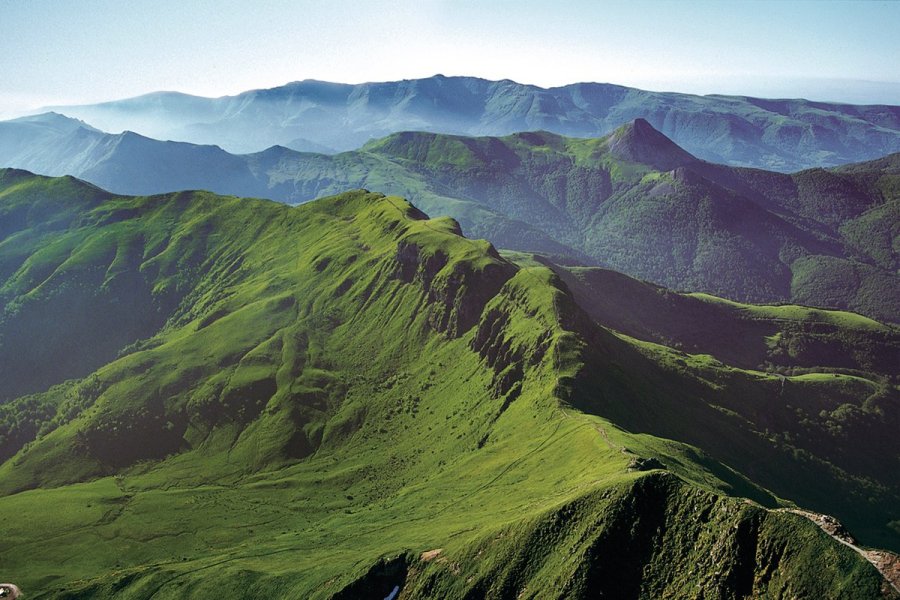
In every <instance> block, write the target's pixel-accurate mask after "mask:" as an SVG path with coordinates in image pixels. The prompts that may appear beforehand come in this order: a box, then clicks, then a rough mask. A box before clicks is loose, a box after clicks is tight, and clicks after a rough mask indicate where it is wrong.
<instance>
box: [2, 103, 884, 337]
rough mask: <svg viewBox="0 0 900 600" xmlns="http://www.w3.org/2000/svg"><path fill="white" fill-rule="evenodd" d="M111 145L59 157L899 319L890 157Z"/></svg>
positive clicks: (689, 286) (652, 276)
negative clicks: (419, 217) (336, 201)
mask: <svg viewBox="0 0 900 600" xmlns="http://www.w3.org/2000/svg"><path fill="white" fill-rule="evenodd" d="M58 120H59V119H56V118H55V119H54V120H53V121H54V123H55V122H56V121H58ZM0 125H5V126H7V127H10V126H11V125H12V122H9V123H6V124H0ZM33 126H34V124H32V125H30V126H29V127H33ZM16 127H17V128H22V127H25V125H24V124H22V123H19V124H18V125H16ZM23 135H24V134H23ZM66 135H71V134H66ZM79 135H82V136H101V137H102V134H99V133H91V132H83V133H82V134H79ZM123 136H124V138H123V137H122V136H113V137H115V138H116V140H112V141H108V142H102V143H100V142H97V143H96V144H95V145H93V146H91V148H94V147H97V146H104V147H105V146H106V145H107V143H109V144H111V145H112V146H113V147H115V148H116V150H115V151H114V152H112V153H110V154H102V155H101V156H94V155H92V154H91V153H90V152H88V151H87V150H85V151H84V152H81V151H79V152H77V153H74V154H71V151H70V150H64V151H63V154H66V155H70V156H78V157H80V158H79V160H84V161H86V162H83V163H82V166H81V167H78V166H77V165H75V164H70V166H69V167H67V168H72V169H73V170H72V171H71V172H72V173H73V174H76V175H79V176H86V177H87V178H88V179H89V180H91V181H92V182H94V183H96V184H98V185H100V186H101V187H104V188H108V189H112V190H113V191H114V192H116V193H133V194H146V193H157V192H162V191H171V190H175V189H181V188H208V189H211V190H212V191H215V192H218V193H231V194H236V195H251V196H260V197H269V198H272V199H276V200H283V201H287V202H292V203H294V202H304V201H308V200H311V199H314V198H317V197H320V196H324V195H329V194H336V193H340V192H341V191H343V190H345V189H348V188H366V189H378V190H382V191H384V192H385V193H390V194H397V195H400V196H403V197H406V198H409V199H410V200H411V201H412V202H414V203H415V204H416V205H417V206H420V207H421V208H422V209H423V210H425V211H426V212H428V213H430V214H447V215H451V216H452V217H454V218H456V219H457V220H458V221H459V222H460V224H461V226H462V228H463V231H465V232H466V233H467V234H468V235H472V236H473V237H484V238H487V239H489V240H491V241H492V242H493V243H494V244H495V245H497V246H498V247H503V248H510V249H514V250H524V251H533V252H541V253H545V254H549V255H553V256H556V257H557V258H559V259H560V260H566V261H570V262H572V261H574V262H577V263H581V264H589V265H590V264H593V265H599V266H605V267H609V268H613V269H615V270H618V271H622V272H625V273H627V274H629V275H632V276H636V277H639V278H642V279H647V280H650V281H653V282H655V283H658V284H661V285H664V286H666V287H669V288H673V289H678V290H687V291H699V292H706V293H711V294H715V295H719V296H724V297H727V298H730V299H732V300H736V301H740V302H766V303H772V302H793V303H799V304H810V305H817V306H822V307H826V308H833V309H841V310H852V311H856V312H860V313H862V314H865V315H867V316H871V317H874V318H877V319H879V320H887V321H894V322H896V319H897V315H898V314H900V304H898V300H897V299H898V298H900V280H898V277H897V272H898V268H900V262H898V260H900V259H898V253H897V250H896V237H897V236H896V231H895V227H894V224H895V223H896V222H897V220H898V210H900V208H898V206H900V205H898V195H897V194H898V189H900V188H898V184H897V179H898V177H900V173H898V164H900V162H898V157H900V154H897V155H891V156H889V157H885V158H883V159H879V160H877V161H873V162H872V163H863V164H859V165H852V166H845V167H841V168H838V169H832V170H822V169H813V170H809V171H801V172H798V173H795V174H792V175H783V174H780V173H772V172H765V171H758V170H750V169H737V168H733V167H728V166H723V165H716V164H712V163H707V162H703V161H700V160H698V159H695V158H694V157H692V156H691V155H690V154H688V153H686V152H685V151H683V150H681V149H680V148H679V147H678V146H676V145H675V144H674V143H673V142H671V140H668V139H667V138H666V137H665V136H663V135H662V134H661V133H659V132H658V131H655V130H653V128H652V127H651V126H650V124H649V123H648V122H646V121H643V120H638V121H635V122H633V123H630V124H627V125H625V126H623V127H621V128H620V129H618V130H617V131H615V132H613V133H612V134H610V135H609V136H607V137H605V138H597V139H579V138H564V137H561V136H558V135H556V134H552V133H547V132H529V133H519V134H513V135H511V136H507V137H503V138H493V137H485V138H469V137H464V136H452V135H441V134H432V133H422V132H407V133H397V134H393V135H391V136H388V137H386V138H383V139H381V140H376V141H372V142H370V143H368V144H367V145H366V146H364V147H363V148H362V149H361V150H359V151H355V152H348V153H343V154H339V155H336V156H325V155H319V154H301V153H295V152H293V151H290V150H288V149H285V148H271V149H269V150H267V151H264V152H261V153H258V154H253V155H246V156H234V155H229V154H227V153H226V152H224V151H222V150H221V149H219V148H215V147H202V146H191V145H189V144H175V143H169V142H166V143H163V142H157V141H155V140H150V139H147V138H142V137H140V136H137V135H134V134H127V135H125V134H123ZM26 138H27V136H26ZM120 138H121V139H120ZM124 140H127V142H128V143H127V144H126V143H124ZM91 143H92V144H94V142H91ZM24 147H25V148H26V149H27V148H29V147H28V146H27V145H26V146H24ZM57 147H59V148H64V149H65V148H68V146H67V144H65V143H59V144H57ZM79 147H80V146H79ZM15 156H18V157H19V158H15V157H13V156H12V155H10V157H8V158H6V159H4V160H6V161H7V163H8V164H9V163H10V161H12V163H13V164H15V161H16V160H23V161H24V164H20V165H19V166H26V167H27V166H28V163H29V160H28V159H27V156H25V155H23V154H21V153H19V154H16V155H15ZM55 156H57V155H56V154H52V153H51V154H48V155H47V156H46V157H45V158H47V159H48V160H49V159H50V158H52V157H55ZM85 157H92V158H85ZM634 161H645V162H634ZM53 164H54V165H56V166H54V167H52V168H51V171H50V172H49V174H61V173H63V172H65V171H60V170H59V169H61V168H62V167H61V166H60V165H63V164H67V163H65V161H64V160H62V159H60V160H56V159H54V162H53ZM198 164H199V165H201V166H202V168H200V169H194V168H192V166H193V165H198ZM48 168H49V167H48ZM53 169H56V170H55V171H54V170H53ZM38 170H40V169H38Z"/></svg>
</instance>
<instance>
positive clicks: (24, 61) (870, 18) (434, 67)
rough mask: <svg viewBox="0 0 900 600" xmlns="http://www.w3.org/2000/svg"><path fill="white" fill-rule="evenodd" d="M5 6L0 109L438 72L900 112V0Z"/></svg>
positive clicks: (17, 1) (3, 113) (41, 1)
mask: <svg viewBox="0 0 900 600" xmlns="http://www.w3.org/2000/svg"><path fill="white" fill-rule="evenodd" d="M4 13H5V14H4V18H3V20H2V21H0V73H3V77H2V81H3V83H2V84H0V118H8V117H11V116H15V115H16V114H24V113H26V112H29V111H33V110H36V109H38V108H40V107H42V106H48V105H60V104H75V103H89V102H99V101H104V100H114V99H120V98H126V97H131V96H136V95H140V94H144V93H149V92H153V91H160V90H173V91H180V92H185V93H190V94H197V95H203V96H222V95H230V94H236V93H239V92H242V91H245V90H248V89H257V88H267V87H275V86H278V85H282V84H284V83H287V82H290V81H296V80H302V79H321V80H327V81H336V82H345V83H359V82H364V81H392V80H399V79H411V78H419V77H429V76H431V75H434V74H436V73H442V74H444V75H471V76H477V77H484V78H487V79H507V78H508V79H513V80H515V81H518V82H521V83H529V84H535V85H540V86H543V87H552V86H556V85H565V84H569V83H575V82H580V81H598V82H609V83H617V84H621V85H627V86H633V87H639V88H644V89H651V90H659V91H678V92H687V93H699V94H710V93H722V94H742V95H751V96H762V97H805V98H809V99H814V100H823V101H842V102H851V103H884V104H900V63H898V62H897V61H896V60H894V59H895V57H896V56H898V55H900V38H898V36H896V35H895V33H896V31H895V29H896V25H897V24H898V23H900V2H883V1H871V2H846V1H833V2H813V1H798V2H775V1H758V2H737V1H735V2H708V1H695V2H690V3H688V2H664V1H661V0H643V1H632V2H627V3H626V2H602V3H598V2H590V1H571V2H565V3H559V2H553V3H551V2H537V1H533V0H526V1H522V0H518V1H508V0H502V1H496V2H476V1H472V0H431V1H425V2H422V1H419V2H412V1H408V0H396V1H390V2H376V1H372V0H368V1H350V0H334V1H330V2H324V1H318V0H307V1H302V2H298V1H291V0H269V1H267V2H265V3H264V5H261V6H252V7H251V6H249V5H247V4H246V3H243V2H240V1H238V0H220V1H213V0H199V1H197V2H191V3H182V2H179V1H177V0H157V1H155V2H149V1H146V0H137V1H135V2H129V3H121V2H116V1H114V0H84V1H82V2H77V3H76V2H67V3H60V2H52V1H51V0H34V1H31V2H26V1H24V0H13V1H12V2H9V3H7V4H6V5H5V6H4Z"/></svg>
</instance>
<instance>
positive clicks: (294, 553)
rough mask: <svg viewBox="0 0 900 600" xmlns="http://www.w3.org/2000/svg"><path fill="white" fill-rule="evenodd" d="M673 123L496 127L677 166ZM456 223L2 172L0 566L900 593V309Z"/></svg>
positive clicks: (296, 578) (147, 585) (118, 586)
mask: <svg viewBox="0 0 900 600" xmlns="http://www.w3.org/2000/svg"><path fill="white" fill-rule="evenodd" d="M531 135H538V138H539V139H540V140H543V142H542V144H541V145H535V144H534V143H533V142H528V140H529V139H531V138H530V137H528V136H531ZM658 135H660V134H658V133H654V132H652V131H651V130H650V129H647V126H645V125H644V124H642V123H639V124H636V126H633V127H631V128H629V129H625V130H621V131H619V132H618V133H617V134H615V135H614V136H613V137H611V138H606V139H604V140H600V141H596V140H594V141H577V140H576V141H573V140H565V139H563V138H559V137H558V136H553V137H548V136H549V134H528V136H526V137H524V138H523V137H521V136H520V137H516V138H511V139H508V140H506V141H505V142H503V141H502V140H501V141H496V140H495V139H490V138H487V139H480V140H475V141H473V142H471V143H472V144H473V145H474V147H476V148H477V147H480V146H479V145H480V144H484V145H491V144H501V142H503V143H506V144H511V143H512V142H513V141H516V140H521V141H519V142H517V143H520V144H523V145H525V146H529V145H532V146H534V147H536V148H542V147H546V146H547V145H548V140H549V141H552V142H553V143H554V144H556V143H558V144H562V145H563V147H569V145H574V147H575V148H577V149H579V152H585V153H586V154H584V156H590V152H588V151H589V150H590V151H591V152H592V151H593V150H598V151H600V150H599V149H601V148H602V152H601V155H602V156H609V154H610V153H618V154H621V153H626V154H628V155H629V157H630V159H631V160H632V161H634V160H642V161H654V162H657V163H658V165H659V166H660V168H674V170H675V171H677V170H678V169H679V168H683V167H679V166H676V165H675V164H673V163H671V162H666V161H670V160H679V161H680V160H688V159H690V157H689V155H686V154H683V153H682V152H683V151H680V150H677V151H676V150H675V149H674V148H673V147H671V146H665V148H666V151H665V152H663V153H659V152H652V153H650V154H647V153H645V152H644V150H645V149H642V148H640V147H633V146H632V145H631V144H630V142H629V140H630V139H631V138H632V137H634V136H638V137H640V136H652V137H654V138H656V136H658ZM393 141H395V140H394V138H389V139H388V140H386V141H384V142H381V143H380V146H377V147H373V148H371V149H370V152H372V154H373V155H374V156H377V155H378V149H379V148H380V147H383V146H390V144H391V143H393ZM458 143H461V142H460V141H459V139H458V138H450V139H448V140H447V148H449V149H453V148H457V144H458ZM579 144H586V145H587V146H586V147H585V146H580V145H579ZM405 147H409V146H405ZM412 148H416V146H412ZM418 148H420V149H421V148H426V149H427V148H431V145H430V144H429V145H424V146H421V145H420V146H418ZM538 152H543V153H544V154H547V155H548V156H549V157H550V158H551V159H552V158H553V157H554V156H555V154H554V152H553V146H552V145H551V146H550V148H547V149H545V150H542V151H540V150H539V151H536V153H538ZM442 156H446V154H442ZM453 156H457V157H459V158H460V159H465V160H463V161H462V164H464V165H469V164H470V163H467V162H466V161H467V160H468V157H469V154H466V153H463V154H459V155H457V154H453ZM660 161H662V162H660ZM436 164H443V163H442V161H437V162H436ZM608 164H611V163H608ZM622 164H624V163H622ZM628 164H629V165H636V164H638V163H634V162H628ZM474 165H475V167H477V163H474ZM617 165H618V163H617ZM620 166H621V165H618V166H617V167H616V168H619V167H620ZM848 172H851V173H857V171H855V170H854V169H850V170H849V171H848ZM861 172H862V173H868V172H869V171H867V170H865V169H864V170H862V171H861ZM632 175H634V176H637V175H640V179H641V180H643V179H644V178H646V177H648V173H644V172H638V173H626V174H625V176H626V177H631V176H632ZM649 178H650V179H649V180H648V181H653V180H658V179H659V176H658V175H654V174H653V173H649ZM673 180H674V176H673ZM876 181H878V180H876ZM663 183H665V182H663ZM653 185H661V182H660V181H655V182H654V183H653ZM673 185H674V184H673ZM461 233H462V232H461V228H460V225H459V223H457V222H456V221H454V220H453V219H450V218H447V217H438V218H433V219H432V218H429V217H428V216H427V215H426V214H425V213H423V212H422V211H421V210H419V209H418V208H417V207H415V206H414V205H412V204H410V203H409V202H407V201H406V200H404V199H402V198H399V197H396V196H385V195H383V194H380V193H373V192H367V191H365V190H356V191H350V192H346V193H343V194H340V195H336V196H331V197H327V198H321V199H318V200H316V201H312V202H308V203H304V204H302V205H299V206H288V205H285V204H283V203H276V202H272V201H266V200H255V199H247V198H236V197H223V196H216V195H214V194H212V193H209V192H176V193H170V194H159V195H152V196H140V197H138V196H122V195H119V194H114V193H110V192H107V191H104V190H103V189H101V188H98V187H96V186H94V185H92V184H89V183H86V182H84V181H81V180H78V179H75V178H73V177H61V178H47V177H42V176H36V175H33V174H31V173H28V172H25V171H21V170H12V169H4V170H0V301H2V307H3V310H2V313H0V365H3V368H4V377H3V378H0V461H2V462H0V523H2V524H3V529H4V544H3V545H2V547H0V561H2V564H3V566H4V576H5V577H6V576H8V577H10V578H11V579H13V580H15V581H17V582H18V583H20V585H21V587H22V588H23V589H25V590H29V591H28V593H29V597H35V598H76V597H77V598H97V599H100V598H116V599H124V600H130V599H138V598H148V597H158V598H188V599H190V598H197V599H200V598H214V597H216V598H217V597H222V596H223V594H225V595H226V596H227V595H235V596H246V597H260V598H262V597H265V598H297V597H304V598H345V599H347V598H367V597H377V598H386V597H398V595H399V597H400V598H435V597H454V598H472V599H475V598H503V599H507V598H509V599H512V598H548V597H549V598H595V597H598V596H601V595H602V596H605V597H618V598H639V597H719V598H745V597H847V598H884V597H886V598H897V597H900V591H898V590H897V589H896V588H895V587H892V584H891V583H890V582H889V581H888V580H886V579H885V578H884V576H883V575H882V573H881V572H879V570H878V569H876V566H874V565H873V563H875V564H877V565H878V566H879V568H881V570H882V571H883V572H884V573H887V574H888V575H889V576H890V573H891V568H896V566H893V567H892V565H896V563H892V562H891V561H895V560H896V557H894V558H892V557H893V555H892V554H890V553H889V552H885V551H875V550H871V549H868V548H866V546H880V547H883V548H888V549H892V550H895V551H896V550H898V549H900V528H898V522H900V513H898V506H900V487H898V482H897V480H896V477H894V473H896V471H897V467H898V464H897V459H898V456H900V452H898V445H897V444H898V441H897V436H896V431H897V430H898V427H900V410H898V407H900V403H898V388H897V380H896V361H895V359H894V357H896V356H897V353H898V349H900V334H898V330H897V328H896V327H894V326H891V325H885V324H882V323H879V322H877V321H874V320H872V319H868V318H866V317H862V316H860V315H858V314H853V313H847V312H838V311H827V310H820V309H811V308H805V307H801V306H754V305H748V304H740V303H735V302H731V301H727V300H722V299H719V298H714V297H710V296H705V295H697V294H679V293H675V292H671V291H669V290H665V289H663V288H659V287H657V286H652V285H649V284H647V283H644V282H641V281H638V280H634V279H631V278H628V277H627V276H625V275H621V274H619V273H615V272H611V271H608V270H605V269H598V268H585V267H572V266H567V265H564V264H559V263H558V262H555V261H553V260H552V258H548V257H547V256H546V255H541V254H534V253H523V252H507V251H504V252H500V251H498V250H497V249H496V248H495V247H494V246H493V245H492V244H491V243H489V242H487V241H484V240H472V239H468V238H466V237H464V236H463V235H462V234H461ZM671 315H679V317H680V318H681V316H682V315H683V318H681V320H680V321H679V322H670V316H671ZM704 327H705V328H707V329H706V330H704V329H703V328H704ZM729 336H730V337H731V339H737V337H740V338H743V339H745V340H746V343H741V344H739V345H736V344H728V343H727V340H728V339H729ZM819 513H826V514H827V515H834V517H837V518H838V519H840V521H841V522H842V523H843V524H844V525H846V527H847V528H849V531H850V532H852V534H853V535H855V536H857V539H854V538H853V537H852V536H851V534H850V533H849V532H848V531H847V530H845V529H844V528H843V526H841V525H840V524H839V523H838V522H837V521H835V520H834V519H833V518H832V517H830V516H824V515H822V514H819ZM857 540H858V541H857ZM893 585H896V582H895V583H894V584H893ZM223 590H225V591H224V592H223Z"/></svg>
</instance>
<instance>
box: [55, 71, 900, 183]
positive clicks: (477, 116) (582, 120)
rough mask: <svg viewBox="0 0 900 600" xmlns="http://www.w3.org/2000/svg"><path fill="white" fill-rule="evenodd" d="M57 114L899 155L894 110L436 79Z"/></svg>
mask: <svg viewBox="0 0 900 600" xmlns="http://www.w3.org/2000/svg"><path fill="white" fill-rule="evenodd" d="M55 110H57V111H59V112H62V113H64V114H66V115H71V116H74V117H78V118H81V119H85V120H87V121H88V122H90V123H93V124H95V125H97V126H99V127H101V128H102V129H105V130H108V131H122V130H134V131H139V132H141V133H143V134H145V135H149V136H151V137H156V138H161V139H175V140H181V141H188V142H194V143H200V144H217V145H220V146H222V147H223V148H226V149H228V150H230V151H234V152H255V151H259V150H262V149H264V148H267V147H269V146H273V145H282V146H288V147H292V148H295V149H298V150H304V151H309V150H313V151H322V150H324V148H331V149H333V150H334V151H340V150H350V149H353V148H356V147H358V146H360V145H362V144H364V143H365V142H367V141H368V140H370V139H372V138H379V137H383V136H385V135H389V134H391V133H395V132H398V131H407V130H425V131H432V132H436V133H451V134H464V135H480V136H483V135H508V134H511V133H515V132H519V131H533V130H548V131H553V132H555V133H558V134H562V135H568V136H577V137H598V136H602V135H606V134H608V133H610V132H611V131H613V129H615V128H616V127H618V126H619V125H621V124H622V123H624V122H627V121H631V120H634V119H636V118H643V119H646V120H648V121H649V122H650V123H652V124H653V126H654V127H656V128H657V129H659V130H660V131H662V132H663V133H665V134H666V135H667V136H669V137H670V138H672V139H674V140H675V141H676V142H677V143H678V144H679V145H681V146H682V147H684V148H686V149H687V150H688V151H689V152H691V153H693V154H695V155H696V156H699V157H701V158H704V159H706V160H710V161H714V162H721V163H727V164H731V165H741V166H752V167H760V168H767V169H774V170H779V171H792V170H797V169H803V168H809V167H814V166H830V165H836V164H842V163H848V162H858V161H861V160H867V159H871V158H876V157H879V156H882V155H885V154H888V153H891V152H898V151H900V109H898V107H896V106H853V105H847V104H829V103H825V102H811V101H808V100H764V99H759V98H747V97H734V96H731V97H729V96H694V95H690V94H675V93H664V92H648V91H644V90H638V89H633V88H627V87H622V86H617V85H611V84H602V83H578V84H573V85H567V86H562V87H556V88H549V89H544V88H540V87H537V86H532V85H522V84H519V83H516V82H514V81H509V80H503V81H487V80H484V79H478V78H475V77H444V76H442V75H436V76H434V77H429V78H425V79H412V80H404V81H394V82H383V83H363V84H358V85H346V84H338V83H329V82H323V81H311V80H307V81H299V82H294V83H289V84H287V85H284V86H281V87H277V88H272V89H266V90H252V91H248V92H245V93H242V94H238V95H237V96H226V97H222V98H200V97H196V96H187V95H184V94H177V93H156V94H150V95H147V96H141V97H138V98H132V99H128V100H120V101H115V102H107V103H103V104H96V105H88V106H66V107H58V108H56V109H55ZM323 147H324V148H323Z"/></svg>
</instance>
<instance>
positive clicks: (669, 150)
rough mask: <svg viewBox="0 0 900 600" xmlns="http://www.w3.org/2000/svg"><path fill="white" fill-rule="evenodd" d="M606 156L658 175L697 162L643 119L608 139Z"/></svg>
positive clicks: (626, 125)
mask: <svg viewBox="0 0 900 600" xmlns="http://www.w3.org/2000/svg"><path fill="white" fill-rule="evenodd" d="M608 139H609V152H610V153H611V154H613V155H614V156H615V157H616V158H620V159H622V160H627V161H629V162H636V163H641V164H645V165H648V166H651V167H653V168H655V169H658V170H660V171H671V170H672V169H675V168H677V167H682V166H684V165H687V164H691V163H694V162H697V158H695V157H694V156H693V155H692V154H690V153H689V152H687V151H686V150H684V149H683V148H682V147H681V146H679V145H678V144H676V143H675V142H673V141H672V140H670V139H669V138H667V137H666V136H665V135H663V134H662V133H661V132H660V131H659V130H657V129H656V128H654V127H653V125H651V124H650V122H649V121H647V120H646V119H641V118H638V119H635V120H633V121H631V122H630V123H626V124H625V125H622V126H621V127H619V128H618V129H616V130H615V131H614V132H612V133H611V134H610V135H609V138H608Z"/></svg>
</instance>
